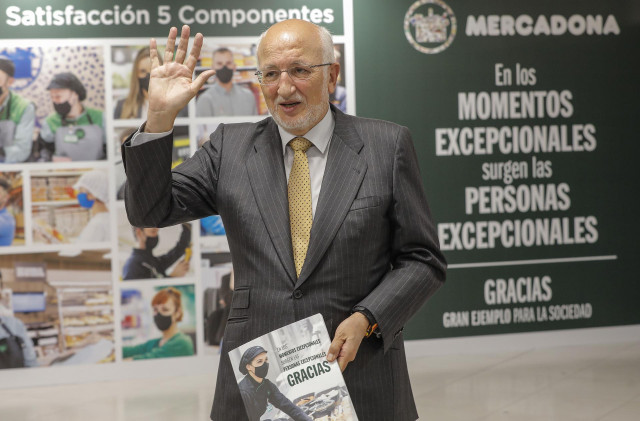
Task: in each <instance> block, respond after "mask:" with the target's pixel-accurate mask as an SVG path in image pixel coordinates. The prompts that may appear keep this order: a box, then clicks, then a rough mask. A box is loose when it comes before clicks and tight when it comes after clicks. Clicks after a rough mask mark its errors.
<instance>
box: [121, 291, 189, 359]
mask: <svg viewBox="0 0 640 421" xmlns="http://www.w3.org/2000/svg"><path fill="white" fill-rule="evenodd" d="M151 307H152V308H153V322H154V324H155V325H156V327H157V328H158V330H160V331H161V332H162V337H161V338H156V339H151V340H149V341H147V342H145V343H143V344H140V345H135V346H125V347H122V358H124V359H125V360H145V359H150V358H167V357H187V356H190V355H194V350H193V341H192V340H191V337H189V336H188V335H186V334H185V333H183V332H181V331H180V329H179V328H178V323H179V322H180V321H182V318H183V316H184V311H183V310H182V294H181V293H180V291H178V290H177V289H175V288H173V287H168V288H165V289H162V290H160V291H158V292H157V293H156V295H155V296H154V297H153V300H152V301H151Z"/></svg>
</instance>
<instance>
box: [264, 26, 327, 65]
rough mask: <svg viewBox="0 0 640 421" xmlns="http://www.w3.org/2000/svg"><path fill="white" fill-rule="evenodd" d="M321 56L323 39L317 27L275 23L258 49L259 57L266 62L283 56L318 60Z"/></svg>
mask: <svg viewBox="0 0 640 421" xmlns="http://www.w3.org/2000/svg"><path fill="white" fill-rule="evenodd" d="M316 56H318V57H316ZM321 57H322V39H321V37H320V33H319V31H318V29H317V27H306V26H302V27H301V26H300V25H285V26H283V27H278V26H277V25H274V26H273V27H272V28H271V29H269V31H268V32H267V33H266V34H265V36H264V38H263V39H262V41H261V42H260V46H259V49H258V58H259V60H260V62H261V63H262V62H265V64H266V62H267V61H270V60H278V59H282V58H288V59H294V60H295V59H296V58H306V59H311V60H316V59H318V58H321Z"/></svg>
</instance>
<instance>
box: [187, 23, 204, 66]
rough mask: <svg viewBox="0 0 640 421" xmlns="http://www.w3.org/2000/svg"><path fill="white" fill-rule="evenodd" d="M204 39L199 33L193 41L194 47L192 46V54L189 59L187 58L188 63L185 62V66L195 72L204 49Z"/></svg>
mask: <svg viewBox="0 0 640 421" xmlns="http://www.w3.org/2000/svg"><path fill="white" fill-rule="evenodd" d="M203 40H204V37H203V36H202V34H201V33H199V32H198V33H197V34H196V37H195V39H194V40H193V46H191V53H189V57H187V61H185V62H184V64H185V66H187V67H188V68H189V69H191V71H192V72H193V69H195V67H196V64H197V63H198V58H199V57H200V49H201V48H202V44H203Z"/></svg>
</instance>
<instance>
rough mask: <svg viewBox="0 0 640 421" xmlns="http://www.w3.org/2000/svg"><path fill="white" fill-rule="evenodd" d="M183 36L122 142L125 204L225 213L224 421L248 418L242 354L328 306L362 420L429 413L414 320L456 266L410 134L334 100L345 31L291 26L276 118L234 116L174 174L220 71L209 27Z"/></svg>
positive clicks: (177, 213)
mask: <svg viewBox="0 0 640 421" xmlns="http://www.w3.org/2000/svg"><path fill="white" fill-rule="evenodd" d="M176 36H177V29H175V28H172V29H171V31H170V33H169V38H168V40H167V47H166V52H165V57H164V58H165V60H164V65H162V66H160V65H159V60H158V58H157V50H156V42H155V40H151V59H152V71H151V82H150V85H149V103H150V104H149V113H148V120H147V122H146V123H145V125H144V127H142V128H141V131H142V132H140V133H137V134H135V135H134V136H133V137H132V139H129V140H127V141H126V142H125V144H124V145H123V154H122V155H123V158H124V164H125V168H126V172H127V177H128V182H127V188H126V194H125V203H126V208H127V214H128V216H129V219H130V221H131V223H132V224H133V225H134V226H166V225H172V224H176V223H180V222H185V221H188V220H192V219H196V218H203V217H205V216H208V215H211V214H220V215H221V217H222V219H223V221H224V225H225V228H226V231H227V238H228V240H229V247H230V250H231V254H232V259H233V267H234V272H235V290H234V294H233V300H232V304H231V310H230V314H229V319H228V322H227V327H226V331H225V335H224V340H223V346H222V353H221V359H220V366H219V370H218V381H217V385H216V393H215V398H214V402H213V408H212V412H211V419H212V420H214V421H218V420H221V421H226V420H234V421H235V420H246V419H247V416H246V414H245V412H244V408H243V403H242V399H241V397H240V393H239V391H238V387H237V385H236V382H235V378H234V374H233V369H232V367H231V363H230V360H229V357H228V351H229V350H230V349H234V348H236V347H238V346H239V345H241V344H243V343H245V342H247V341H249V340H251V339H253V338H255V337H257V336H260V335H263V334H265V333H267V332H269V331H271V330H274V329H276V328H279V327H281V326H283V325H286V324H289V323H292V322H294V321H296V320H299V319H302V318H305V317H308V316H311V315H313V314H316V313H320V314H322V315H323V317H324V319H325V322H326V324H327V328H328V330H329V332H330V334H331V335H332V337H333V342H332V344H331V347H330V349H329V351H328V355H327V358H328V359H329V360H330V361H333V360H336V359H337V361H338V363H339V365H340V368H341V369H342V370H343V373H344V377H345V382H346V384H347V387H348V388H349V392H350V395H351V398H352V400H353V403H354V407H355V410H356V413H357V414H358V417H359V419H360V420H365V421H413V420H416V419H417V418H418V414H417V411H416V407H415V403H414V400H413V395H412V392H411V385H410V383H409V375H408V372H407V362H406V357H405V352H404V343H403V336H402V328H403V326H404V324H405V323H406V322H407V321H408V320H409V318H410V317H411V316H412V315H413V314H415V312H416V311H418V309H419V308H420V307H421V306H422V305H423V304H424V303H425V301H426V300H427V299H428V298H429V297H430V296H431V295H433V294H434V293H435V291H436V290H437V289H438V288H439V287H440V286H441V285H442V283H443V282H444V279H445V270H446V262H445V259H444V257H443V256H442V254H441V253H440V250H439V246H438V239H437V235H436V230H435V227H434V224H433V221H432V220H431V216H430V212H429V209H428V205H427V200H426V197H425V194H424V190H423V187H422V183H421V178H420V173H419V168H418V163H417V159H416V156H415V151H414V148H413V144H412V141H411V136H410V134H409V131H408V130H407V128H405V127H401V126H398V125H396V124H393V123H389V122H385V121H380V120H370V119H364V118H357V117H353V116H349V115H346V114H343V113H342V112H341V111H339V110H338V109H336V108H335V107H332V106H330V105H329V95H330V94H331V93H332V92H334V90H335V86H336V81H337V76H338V73H339V71H340V65H339V64H338V63H336V62H335V59H334V58H333V45H332V41H331V35H330V34H329V33H328V32H327V31H326V30H324V29H323V28H320V27H318V26H316V25H313V24H311V23H309V22H305V21H300V20H288V21H283V22H280V23H278V24H275V25H273V26H272V27H271V28H270V29H269V30H268V31H267V32H266V33H265V34H263V36H262V37H261V39H260V43H259V46H258V69H259V71H258V72H257V76H258V78H259V81H260V83H261V89H262V93H263V95H264V97H265V100H266V103H267V106H268V108H269V110H270V112H271V115H272V117H269V118H267V119H265V120H262V121H260V122H258V123H242V124H228V125H223V124H221V125H220V126H219V128H218V129H217V130H216V131H215V132H214V133H213V134H212V135H211V137H210V140H209V141H208V142H206V143H205V144H204V145H203V146H202V148H201V149H200V150H198V151H197V152H196V153H195V155H194V156H193V157H192V158H190V159H188V160H187V161H185V162H184V163H183V164H181V165H180V166H178V167H176V168H175V169H173V171H172V170H171V148H172V137H171V130H172V126H173V121H174V119H175V116H176V115H177V113H178V111H179V110H180V109H181V108H182V107H184V105H185V104H187V102H188V101H189V100H191V98H193V96H195V94H196V92H198V89H199V88H200V87H201V86H202V84H203V83H204V81H205V80H206V79H207V78H208V77H210V76H211V75H212V73H213V72H212V71H206V72H203V73H202V74H201V75H200V76H198V78H196V79H195V80H192V74H193V70H194V67H195V65H196V62H197V59H198V56H199V54H200V48H201V46H202V42H203V41H202V35H201V34H197V35H196V37H195V40H194V43H193V47H192V49H191V53H190V54H187V43H188V38H189V28H188V27H187V26H184V27H183V28H182V34H181V39H180V42H179V45H178V48H177V50H176V54H175V58H174V57H173V51H174V48H175V43H176ZM371 332H375V334H374V335H369V334H370V333H371ZM365 336H370V337H367V338H365ZM356 353H357V357H356ZM347 365H348V366H347Z"/></svg>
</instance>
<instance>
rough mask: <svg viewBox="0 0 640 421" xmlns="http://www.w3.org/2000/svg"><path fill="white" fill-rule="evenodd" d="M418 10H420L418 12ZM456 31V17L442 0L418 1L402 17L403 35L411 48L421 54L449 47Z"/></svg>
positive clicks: (436, 51) (433, 52)
mask: <svg viewBox="0 0 640 421" xmlns="http://www.w3.org/2000/svg"><path fill="white" fill-rule="evenodd" d="M420 8H422V10H418V9H420ZM416 11H417V12H418V13H416ZM412 27H413V28H415V35H414V32H413V31H412ZM457 31H458V26H457V24H456V16H455V15H454V14H453V10H451V8H450V7H449V6H448V5H447V4H446V3H445V2H443V1H442V0H418V1H417V2H415V3H413V4H412V5H411V7H410V8H409V10H408V11H407V14H406V15H405V17H404V34H405V35H406V36H407V40H409V43H410V44H411V45H412V46H413V48H415V49H416V50H418V51H420V52H421V53H425V54H436V53H439V52H440V51H443V50H444V49H446V48H447V47H448V46H449V45H451V43H452V42H453V39H454V38H455V36H456V32H457ZM425 44H426V45H425Z"/></svg>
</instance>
